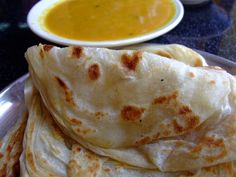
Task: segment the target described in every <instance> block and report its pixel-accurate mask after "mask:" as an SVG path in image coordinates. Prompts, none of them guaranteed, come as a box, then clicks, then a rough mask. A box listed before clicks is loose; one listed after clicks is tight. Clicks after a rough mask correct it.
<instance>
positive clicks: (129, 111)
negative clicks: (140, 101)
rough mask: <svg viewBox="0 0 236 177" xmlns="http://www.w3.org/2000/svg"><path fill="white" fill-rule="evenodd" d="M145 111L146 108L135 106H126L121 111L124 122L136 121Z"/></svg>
mask: <svg viewBox="0 0 236 177" xmlns="http://www.w3.org/2000/svg"><path fill="white" fill-rule="evenodd" d="M144 110H145V109H144V108H138V107H135V106H125V107H124V108H123V109H122V111H121V117H122V119H124V120H128V121H136V120H139V119H140V118H141V116H142V114H143V112H144Z"/></svg>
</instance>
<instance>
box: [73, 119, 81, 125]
mask: <svg viewBox="0 0 236 177" xmlns="http://www.w3.org/2000/svg"><path fill="white" fill-rule="evenodd" d="M70 122H71V123H72V124H74V125H81V124H82V122H81V121H80V120H78V119H75V118H71V119H70Z"/></svg>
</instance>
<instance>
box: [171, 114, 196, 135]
mask: <svg viewBox="0 0 236 177" xmlns="http://www.w3.org/2000/svg"><path fill="white" fill-rule="evenodd" d="M184 119H185V123H186V125H185V126H181V125H179V124H178V122H177V120H175V119H174V120H173V121H172V124H173V127H174V130H175V133H177V134H179V133H182V132H186V131H188V130H191V129H193V128H195V127H196V126H197V125H198V124H199V123H200V120H199V118H198V117H197V116H189V117H184Z"/></svg>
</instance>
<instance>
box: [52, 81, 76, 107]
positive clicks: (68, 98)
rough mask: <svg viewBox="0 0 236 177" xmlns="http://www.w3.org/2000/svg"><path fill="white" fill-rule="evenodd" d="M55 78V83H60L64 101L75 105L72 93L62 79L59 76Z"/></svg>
mask: <svg viewBox="0 0 236 177" xmlns="http://www.w3.org/2000/svg"><path fill="white" fill-rule="evenodd" d="M55 78H56V80H57V83H58V84H59V85H60V87H61V88H62V89H63V91H64V94H65V97H66V101H67V102H68V103H70V104H71V105H75V103H74V100H73V94H72V92H71V91H70V90H69V88H68V87H67V85H66V84H65V82H64V81H63V80H61V79H60V78H59V77H55Z"/></svg>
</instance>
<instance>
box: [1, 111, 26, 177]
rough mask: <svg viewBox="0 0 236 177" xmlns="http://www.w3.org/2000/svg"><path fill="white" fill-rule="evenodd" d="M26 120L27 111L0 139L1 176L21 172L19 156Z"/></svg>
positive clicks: (12, 175)
mask: <svg viewBox="0 0 236 177" xmlns="http://www.w3.org/2000/svg"><path fill="white" fill-rule="evenodd" d="M26 120H27V113H24V114H23V115H22V117H20V118H19V120H18V121H17V122H16V123H15V125H14V126H13V127H12V128H11V129H10V130H9V131H8V132H7V134H6V135H5V136H4V137H3V138H2V139H1V140H0V177H18V176H19V174H20V168H19V166H20V165H19V158H20V155H21V152H22V140H23V135H24V130H25V126H26V122H27V121H26Z"/></svg>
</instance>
